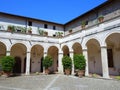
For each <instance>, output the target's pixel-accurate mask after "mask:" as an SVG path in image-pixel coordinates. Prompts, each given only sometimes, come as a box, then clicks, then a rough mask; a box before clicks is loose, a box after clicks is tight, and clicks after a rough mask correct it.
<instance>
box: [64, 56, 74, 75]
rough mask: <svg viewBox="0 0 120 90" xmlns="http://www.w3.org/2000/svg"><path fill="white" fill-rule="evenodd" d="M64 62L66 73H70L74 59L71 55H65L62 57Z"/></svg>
mask: <svg viewBox="0 0 120 90" xmlns="http://www.w3.org/2000/svg"><path fill="white" fill-rule="evenodd" d="M62 64H63V68H64V70H65V74H67V75H69V74H70V71H71V69H72V59H71V58H70V57H69V56H64V57H63V58H62Z"/></svg>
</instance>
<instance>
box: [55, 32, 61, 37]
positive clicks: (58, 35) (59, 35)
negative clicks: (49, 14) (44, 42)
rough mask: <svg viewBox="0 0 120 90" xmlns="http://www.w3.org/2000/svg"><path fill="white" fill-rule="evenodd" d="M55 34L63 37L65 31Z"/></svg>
mask: <svg viewBox="0 0 120 90" xmlns="http://www.w3.org/2000/svg"><path fill="white" fill-rule="evenodd" d="M55 34H56V36H57V37H63V35H62V34H63V32H56V33H55Z"/></svg>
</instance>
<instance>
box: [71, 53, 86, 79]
mask: <svg viewBox="0 0 120 90" xmlns="http://www.w3.org/2000/svg"><path fill="white" fill-rule="evenodd" d="M73 60H74V67H75V70H76V74H77V75H78V76H79V77H82V76H83V75H84V74H85V66H86V60H85V57H84V56H83V55H82V54H75V55H74V57H73Z"/></svg>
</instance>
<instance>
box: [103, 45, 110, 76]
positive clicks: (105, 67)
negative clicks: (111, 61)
mask: <svg viewBox="0 0 120 90" xmlns="http://www.w3.org/2000/svg"><path fill="white" fill-rule="evenodd" d="M101 59H102V71H103V78H110V77H109V70H108V58H107V47H106V46H105V47H101Z"/></svg>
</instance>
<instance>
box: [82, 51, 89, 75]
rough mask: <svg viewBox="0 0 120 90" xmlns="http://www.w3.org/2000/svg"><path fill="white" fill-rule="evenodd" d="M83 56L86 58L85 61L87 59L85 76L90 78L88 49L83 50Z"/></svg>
mask: <svg viewBox="0 0 120 90" xmlns="http://www.w3.org/2000/svg"><path fill="white" fill-rule="evenodd" d="M83 55H84V56H85V59H86V67H85V76H89V67H88V52H87V49H83Z"/></svg>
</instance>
